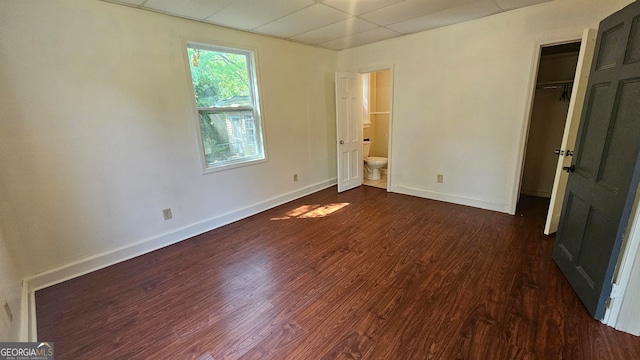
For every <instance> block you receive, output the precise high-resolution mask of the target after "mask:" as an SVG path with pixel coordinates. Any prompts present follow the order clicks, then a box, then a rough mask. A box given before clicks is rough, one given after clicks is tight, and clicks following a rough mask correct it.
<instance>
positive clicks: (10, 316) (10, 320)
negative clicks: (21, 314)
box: [2, 301, 13, 322]
mask: <svg viewBox="0 0 640 360" xmlns="http://www.w3.org/2000/svg"><path fill="white" fill-rule="evenodd" d="M2 307H3V308H4V312H6V313H7V317H8V318H9V322H12V321H13V312H11V307H10V306H9V303H8V302H6V301H5V302H4V305H2Z"/></svg>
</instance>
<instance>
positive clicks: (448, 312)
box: [36, 186, 640, 360]
mask: <svg viewBox="0 0 640 360" xmlns="http://www.w3.org/2000/svg"><path fill="white" fill-rule="evenodd" d="M546 206H547V202H546V201H545V200H541V199H537V198H531V197H524V198H523V199H522V200H521V206H520V210H519V211H518V214H517V215H516V216H510V215H506V214H501V213H496V212H491V211H486V210H479V209H474V208H470V207H465V206H459V205H452V204H447V203H442V202H437V201H430V200H425V199H420V198H416V197H411V196H404V195H398V194H391V193H387V192H386V191H385V190H382V189H378V188H373V187H366V186H363V187H360V188H357V189H354V190H351V191H347V192H346V193H343V194H338V193H337V192H336V189H335V188H330V189H327V190H324V191H321V192H319V193H316V194H313V195H311V196H308V197H305V198H303V199H299V200H297V201H294V202H291V203H288V204H285V205H282V206H280V207H277V208H275V209H271V210H269V211H266V212H263V213H260V214H258V215H256V216H253V217H250V218H248V219H245V220H242V221H238V222H236V223H233V224H231V225H228V226H225V227H223V228H220V229H217V230H214V231H211V232H208V233H205V234H202V235H200V236H197V237H195V238H192V239H189V240H186V241H183V242H181V243H178V244H175V245H172V246H169V247H167V248H164V249H161V250H158V251H155V252H152V253H149V254H146V255H144V256H140V257H138V258H135V259H132V260H129V261H126V262H123V263H120V264H117V265H114V266H111V267H108V268H106V269H103V270H100V271H96V272H93V273H90V274H87V275H84V276H81V277H79V278H76V279H73V280H70V281H67V282H64V283H61V284H58V285H55V286H52V287H49V288H46V289H43V290H40V291H38V292H36V304H37V318H38V335H39V339H40V340H42V341H54V342H55V349H56V359H58V360H63V359H201V360H205V359H207V360H211V359H216V360H217V359H259V358H260V359H580V360H582V359H640V338H638V337H634V336H631V335H628V334H625V333H622V332H618V331H616V330H614V329H612V328H610V327H607V326H605V325H602V324H601V323H600V322H598V321H596V320H594V319H592V318H591V317H590V315H589V314H588V313H587V311H586V309H585V308H584V307H583V305H582V304H581V303H580V301H579V300H578V298H577V296H576V295H575V293H574V292H573V291H572V289H571V287H570V286H569V284H568V283H567V281H566V280H565V279H564V277H563V276H562V274H561V273H560V271H559V270H558V268H557V267H556V265H555V264H554V263H553V261H552V259H551V250H552V246H553V240H554V238H553V237H546V236H544V235H543V234H542V228H543V223H544V213H545V211H546Z"/></svg>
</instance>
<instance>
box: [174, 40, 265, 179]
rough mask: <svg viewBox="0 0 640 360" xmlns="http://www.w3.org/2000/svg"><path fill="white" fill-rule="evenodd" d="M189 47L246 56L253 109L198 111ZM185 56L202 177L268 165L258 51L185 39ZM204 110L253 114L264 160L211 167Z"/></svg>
mask: <svg viewBox="0 0 640 360" xmlns="http://www.w3.org/2000/svg"><path fill="white" fill-rule="evenodd" d="M189 48H196V49H202V50H209V51H219V52H227V53H233V54H239V55H244V56H246V57H247V64H248V68H249V69H248V77H249V85H250V86H249V92H250V97H251V99H252V100H253V101H252V103H253V106H241V107H228V108H224V107H222V108H219V107H211V108H199V107H198V106H197V104H196V96H195V89H194V87H193V79H192V74H191V67H190V61H191V59H190V58H189V54H188V51H187V50H188V49H189ZM182 50H183V51H182V53H183V56H184V59H185V66H186V71H187V77H186V78H187V82H188V86H189V93H190V95H191V104H192V109H193V121H194V124H195V126H194V127H195V132H196V142H197V146H198V155H199V157H200V166H201V170H202V173H203V175H204V174H210V173H216V172H219V171H225V170H230V169H236V168H240V167H245V166H250V165H255V164H260V163H265V162H267V161H268V155H267V143H266V135H265V131H264V124H263V121H262V112H261V103H260V92H261V90H260V87H259V83H258V69H257V57H258V54H257V50H256V49H253V48H246V47H242V46H236V45H232V44H229V45H218V44H215V43H208V42H201V41H190V40H187V39H183V49H182ZM202 111H212V112H222V111H253V118H254V137H255V139H256V145H257V146H258V147H261V148H262V157H260V158H257V157H254V158H251V157H249V158H242V159H232V160H226V161H223V162H220V163H219V164H216V166H211V165H210V164H209V163H207V160H206V155H205V151H204V142H203V139H202V129H201V125H200V113H201V112H202Z"/></svg>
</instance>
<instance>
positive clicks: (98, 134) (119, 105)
mask: <svg viewBox="0 0 640 360" xmlns="http://www.w3.org/2000/svg"><path fill="white" fill-rule="evenodd" d="M0 34H2V35H1V36H0V63H1V64H2V65H1V66H0V94H1V95H0V108H1V109H2V111H1V112H0V164H2V172H1V173H0V184H1V186H0V189H2V192H1V193H0V205H1V207H0V226H1V227H2V228H3V230H4V235H5V241H6V242H7V246H8V248H9V253H10V254H11V255H12V258H14V259H15V260H16V262H17V267H18V269H19V276H20V277H28V276H31V275H34V274H39V273H42V272H45V271H48V270H51V269H56V268H58V267H61V266H66V265H69V264H73V263H74V262H76V261H83V260H86V259H88V258H90V257H93V256H96V255H100V254H104V253H107V252H110V251H114V250H118V249H120V250H122V249H123V248H127V247H128V246H131V245H132V244H136V243H138V242H141V241H145V240H150V241H153V240H154V239H158V238H162V239H164V240H163V241H165V243H166V242H169V243H170V242H171V241H173V240H176V238H177V237H180V236H183V235H184V236H186V235H188V234H190V232H189V231H186V230H185V229H194V231H196V230H202V231H203V230H206V227H207V226H208V224H212V223H215V221H213V222H212V221H211V219H216V218H220V217H223V218H224V217H225V216H226V215H228V214H229V213H233V212H238V211H240V212H242V210H243V209H246V208H247V207H251V206H254V205H255V204H258V203H264V202H267V203H268V202H269V201H272V200H273V199H280V200H282V199H284V200H286V199H288V198H290V197H291V196H297V195H301V194H304V193H307V192H309V191H313V190H314V189H315V190H317V187H318V186H320V187H321V186H328V185H327V184H329V185H330V184H331V183H335V176H336V170H335V169H336V164H335V158H336V153H335V107H334V95H333V76H334V75H333V74H334V72H335V70H336V64H337V58H336V55H335V52H333V51H329V50H322V49H318V48H313V47H309V46H303V45H299V44H294V43H291V42H286V41H281V40H276V39H271V38H267V37H262V36H258V35H253V34H249V33H244V32H239V31H233V30H229V29H225V28H220V27H216V26H212V25H208V24H202V23H197V22H194V21H189V20H184V19H178V18H173V17H170V16H166V15H161V14H157V13H152V12H146V11H142V10H138V9H133V8H128V7H124V6H119V5H115V4H110V3H104V2H101V1H97V0H92V1H87V0H64V1H62V0H51V1H36V0H3V1H0ZM185 40H194V41H201V42H209V43H222V44H230V45H234V44H236V45H241V46H245V47H252V48H255V49H256V50H257V61H258V73H259V74H258V75H259V82H260V87H261V101H262V113H263V121H264V127H265V129H266V141H267V151H268V156H269V161H268V162H267V163H263V164H259V165H254V166H248V167H242V168H238V169H233V170H229V171H222V172H217V173H214V174H208V175H202V172H201V168H200V163H199V158H198V151H199V150H198V148H197V145H196V130H195V123H194V119H193V116H194V112H193V109H192V99H191V94H190V90H189V87H190V86H191V85H190V78H189V74H188V73H187V71H188V70H187V67H186V64H185V58H184V56H183V54H182V49H183V44H184V42H185ZM294 172H295V173H298V174H299V181H298V182H295V183H294V182H293V173H294ZM168 207H170V208H171V209H172V211H173V219H171V220H169V221H164V220H163V217H162V209H164V208H168ZM225 219H227V220H228V218H225ZM202 224H205V225H202ZM168 234H169V235H171V234H177V235H175V236H174V237H173V238H171V236H168ZM185 234H186V235H185ZM167 238H170V239H169V240H167ZM119 254H120V255H122V254H125V255H126V251H123V252H121V253H119ZM120 255H118V256H120ZM112 260H113V259H112ZM116 260H117V259H116Z"/></svg>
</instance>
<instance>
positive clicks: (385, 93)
mask: <svg viewBox="0 0 640 360" xmlns="http://www.w3.org/2000/svg"><path fill="white" fill-rule="evenodd" d="M373 86H375V92H374V94H375V101H374V111H375V112H387V113H388V112H389V110H390V99H391V71H389V70H385V71H378V72H376V73H375V81H374V83H373ZM372 122H373V123H375V124H376V126H375V139H376V140H375V142H374V143H373V145H374V146H373V150H372V156H381V157H388V156H389V114H376V115H373V120H372Z"/></svg>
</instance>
